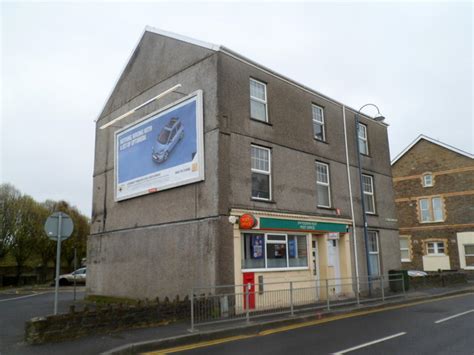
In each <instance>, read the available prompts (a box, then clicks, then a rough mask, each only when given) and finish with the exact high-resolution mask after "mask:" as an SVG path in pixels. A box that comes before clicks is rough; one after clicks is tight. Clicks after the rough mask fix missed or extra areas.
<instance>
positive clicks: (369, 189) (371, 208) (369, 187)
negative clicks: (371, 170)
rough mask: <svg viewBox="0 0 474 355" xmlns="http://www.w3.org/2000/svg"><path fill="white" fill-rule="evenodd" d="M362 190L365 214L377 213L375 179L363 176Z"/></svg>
mask: <svg viewBox="0 0 474 355" xmlns="http://www.w3.org/2000/svg"><path fill="white" fill-rule="evenodd" d="M362 188H363V189H364V203H365V212H366V213H370V214H374V213H375V194H374V178H373V177H372V176H370V175H362Z"/></svg>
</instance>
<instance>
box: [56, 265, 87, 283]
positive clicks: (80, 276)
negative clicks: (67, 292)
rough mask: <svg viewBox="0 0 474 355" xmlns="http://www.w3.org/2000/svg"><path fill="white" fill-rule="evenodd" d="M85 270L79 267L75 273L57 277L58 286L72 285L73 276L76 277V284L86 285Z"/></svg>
mask: <svg viewBox="0 0 474 355" xmlns="http://www.w3.org/2000/svg"><path fill="white" fill-rule="evenodd" d="M86 269H87V268H85V267H81V268H80V269H77V270H76V271H73V272H71V273H69V274H64V275H59V285H60V286H67V285H71V284H73V283H74V276H76V283H78V284H85V283H86Z"/></svg>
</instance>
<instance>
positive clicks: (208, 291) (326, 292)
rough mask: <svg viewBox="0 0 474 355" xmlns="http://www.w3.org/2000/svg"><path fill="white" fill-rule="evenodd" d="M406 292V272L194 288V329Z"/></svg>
mask: <svg viewBox="0 0 474 355" xmlns="http://www.w3.org/2000/svg"><path fill="white" fill-rule="evenodd" d="M405 281H406V280H405ZM405 294H406V286H405V282H404V278H403V274H391V275H389V276H375V277H374V276H371V277H367V276H365V277H362V276H361V277H359V278H355V277H353V278H338V279H323V280H318V279H313V280H308V281H288V282H270V283H256V284H251V283H249V284H242V285H224V286H212V287H198V288H193V289H192V290H191V297H190V302H191V331H192V330H194V328H195V327H196V326H198V325H207V324H213V323H220V322H229V321H239V320H240V321H246V322H249V321H250V319H253V318H258V317H268V316H272V315H277V314H290V315H295V314H296V313H302V312H305V311H309V310H321V312H325V311H331V310H332V309H335V308H342V307H347V306H353V305H361V304H363V303H370V302H380V301H381V302H385V301H386V300H388V299H391V298H395V297H404V296H405Z"/></svg>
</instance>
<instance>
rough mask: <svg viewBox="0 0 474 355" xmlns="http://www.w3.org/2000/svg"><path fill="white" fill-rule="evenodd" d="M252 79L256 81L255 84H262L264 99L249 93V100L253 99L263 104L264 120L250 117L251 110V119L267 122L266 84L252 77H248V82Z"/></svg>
mask: <svg viewBox="0 0 474 355" xmlns="http://www.w3.org/2000/svg"><path fill="white" fill-rule="evenodd" d="M252 81H253V82H255V83H257V84H260V85H263V89H264V90H263V92H264V93H265V100H262V99H261V98H259V97H255V96H252V94H251V93H250V101H252V100H254V101H257V102H260V103H262V104H264V105H265V120H261V119H260V118H256V117H252V112H251V111H250V118H251V119H253V120H256V121H260V122H268V97H267V84H266V83H264V82H261V81H259V80H256V79H254V78H250V82H252ZM250 82H249V85H250ZM250 110H251V109H250Z"/></svg>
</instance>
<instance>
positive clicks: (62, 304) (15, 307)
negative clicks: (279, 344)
mask: <svg viewBox="0 0 474 355" xmlns="http://www.w3.org/2000/svg"><path fill="white" fill-rule="evenodd" d="M6 292H9V293H6ZM468 292H471V293H472V292H474V285H472V284H470V285H465V286H458V287H452V288H450V287H444V288H433V289H426V290H420V291H412V292H410V293H408V294H407V298H406V299H404V300H402V301H401V302H400V301H394V302H392V303H391V304H386V305H385V306H383V307H387V306H392V307H395V306H397V305H398V306H400V305H401V306H403V305H404V304H405V303H407V302H420V301H422V300H427V299H432V298H436V297H438V298H439V297H446V296H450V295H451V296H452V295H456V294H462V293H468ZM78 296H79V301H78V302H79V304H80V302H81V301H80V300H81V299H82V298H83V296H84V289H79V292H78ZM72 297H73V294H72V290H71V288H62V289H61V292H60V297H59V310H60V312H63V311H66V310H67V309H68V308H69V305H71V304H74V301H73V298H72ZM53 299H54V291H53V290H52V289H47V288H46V289H44V290H41V289H39V290H38V289H35V290H30V291H28V292H25V291H23V292H18V293H16V291H14V290H10V291H0V314H1V315H2V316H1V317H0V329H2V332H0V354H1V355H6V354H25V355H29V354H40V355H41V354H65V353H67V354H68V355H75V354H78V355H79V354H81V355H82V354H100V353H106V354H132V353H139V352H145V351H157V350H160V349H164V348H170V347H176V346H183V345H188V346H189V345H190V344H195V343H199V342H203V341H216V340H218V339H222V338H226V337H239V336H247V335H252V334H253V335H255V334H260V333H261V332H268V331H270V330H271V329H275V328H278V327H289V326H290V327H291V326H293V327H294V326H298V325H299V324H305V323H307V322H311V321H313V322H314V321H325V318H323V319H322V320H315V316H314V314H311V315H300V316H296V317H289V316H278V317H270V318H267V319H260V320H258V321H256V320H255V321H251V322H250V324H245V323H222V324H216V325H212V326H207V327H199V328H198V331H196V332H193V333H190V332H189V323H188V322H186V323H173V324H169V325H166V326H161V327H154V328H142V329H129V330H124V331H121V332H115V333H111V334H98V335H94V336H89V337H85V338H81V339H77V340H72V341H67V342H62V343H53V344H43V345H28V344H26V343H25V342H24V341H23V336H24V322H25V321H26V320H28V319H30V318H32V317H35V316H40V315H41V316H44V315H47V314H51V313H52V307H53ZM471 301H472V299H471ZM76 304H77V302H76ZM472 304H474V302H472ZM381 306H382V305H374V304H372V305H367V306H365V307H359V308H357V309H355V310H354V309H352V310H349V309H345V310H341V311H337V312H335V311H332V312H329V313H326V314H324V315H323V317H327V319H329V317H334V316H336V317H339V316H342V315H344V314H348V313H351V312H352V313H353V312H360V311H364V312H365V311H370V310H375V309H377V307H381ZM355 328H360V329H364V327H359V326H355ZM4 330H5V331H4ZM249 346H250V347H251V346H252V345H249ZM473 349H474V347H473ZM242 351H244V350H242ZM303 352H304V351H303ZM313 353H314V352H313ZM470 355H473V354H472V352H471V353H470Z"/></svg>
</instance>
